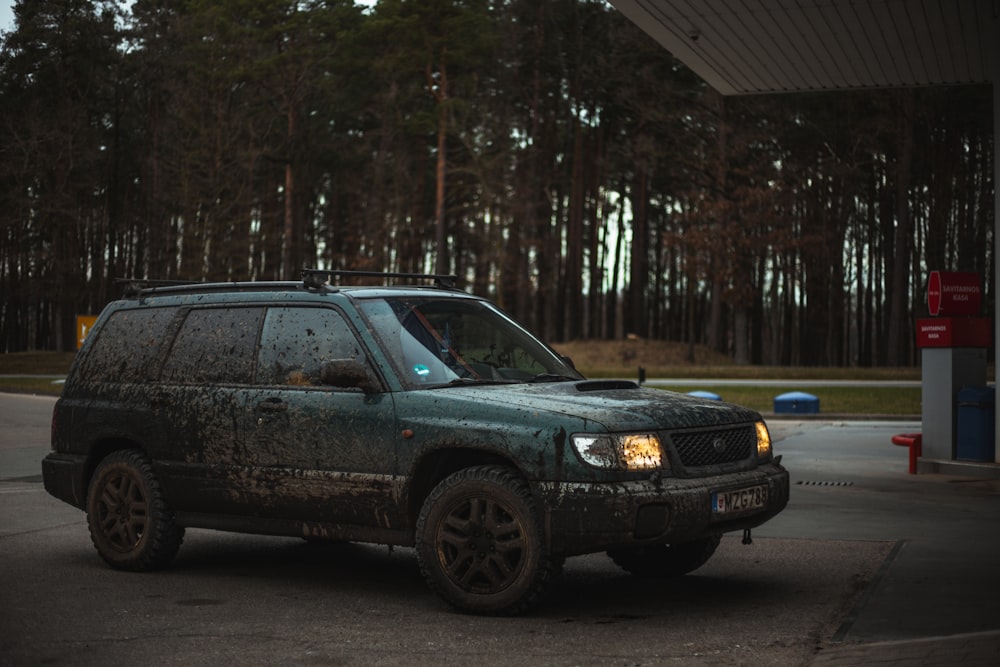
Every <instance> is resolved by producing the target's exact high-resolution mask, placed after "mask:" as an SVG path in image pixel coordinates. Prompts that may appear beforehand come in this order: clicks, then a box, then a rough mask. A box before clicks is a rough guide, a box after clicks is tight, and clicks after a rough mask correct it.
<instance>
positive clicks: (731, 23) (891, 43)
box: [610, 0, 1000, 469]
mask: <svg viewBox="0 0 1000 667" xmlns="http://www.w3.org/2000/svg"><path fill="white" fill-rule="evenodd" d="M610 2H611V4H612V5H613V6H614V7H615V8H616V9H618V11H620V12H621V13H622V14H624V15H625V17H626V18H628V19H629V20H631V21H632V22H633V23H635V24H636V25H637V26H638V27H639V28H640V29H642V30H643V31H644V32H646V33H647V34H649V35H650V36H651V37H652V38H653V39H655V40H656V41H657V42H659V43H660V44H661V45H662V46H663V47H664V48H666V49H667V50H668V51H670V52H671V53H672V54H673V55H674V57H676V58H677V59H678V60H680V61H681V62H683V63H684V64H685V65H687V66H688V67H689V68H690V69H691V70H692V71H693V72H695V73H696V74H698V75H699V76H700V77H702V78H703V79H704V80H705V81H706V82H707V83H708V84H709V85H711V86H712V87H713V88H715V89H716V90H717V91H719V92H720V93H721V94H723V95H752V94H773V93H791V92H810V91H824V90H858V89H874V88H901V87H913V86H947V85H966V84H993V128H994V150H993V174H994V183H997V182H998V181H1000V179H998V175H1000V150H997V148H996V137H997V136H998V135H1000V82H998V80H997V79H998V75H1000V0H610ZM993 205H994V231H993V239H994V254H995V253H996V240H997V239H998V238H1000V188H998V187H994V204H993ZM932 268H934V267H932ZM937 268H944V267H937ZM993 285H994V289H993V293H994V312H995V313H1000V288H997V286H998V285H1000V262H994V274H993ZM987 329H988V327H987ZM993 337H994V340H993V343H994V349H996V350H1000V327H994V334H993ZM934 352H935V351H933V350H932V351H931V353H928V351H927V350H925V351H924V353H923V355H922V356H923V364H924V367H923V378H924V381H923V391H922V397H923V401H922V403H923V406H924V413H923V420H922V421H923V425H924V429H925V431H927V430H928V429H933V428H936V427H937V426H939V425H940V424H945V426H944V427H943V431H942V433H940V434H937V435H936V436H934V437H931V438H930V439H928V438H927V436H928V435H930V434H929V433H926V432H925V433H924V436H925V437H924V445H925V449H924V454H926V453H927V449H926V446H927V444H928V442H929V440H940V442H936V443H932V444H934V446H935V447H940V448H941V449H942V450H943V451H944V452H945V454H944V456H945V458H948V455H949V454H951V458H954V437H955V429H954V428H953V427H952V425H953V422H952V421H951V420H952V419H953V418H954V416H955V410H954V409H953V408H954V405H955V403H954V401H955V396H954V393H955V392H954V389H955V386H952V385H953V384H954V383H955V382H957V381H958V378H959V377H960V375H961V373H955V372H953V371H954V368H963V369H965V368H968V369H975V372H974V373H972V374H970V377H971V376H972V375H975V376H976V377H975V379H976V380H977V381H978V382H985V378H986V355H985V351H982V355H981V356H982V358H981V359H980V358H978V356H977V357H976V358H972V357H969V358H968V359H966V358H965V357H966V356H968V353H969V352H970V351H969V350H966V349H963V348H959V347H956V348H951V349H950V350H949V351H948V353H947V354H946V355H944V357H943V359H944V362H943V363H939V362H940V360H939V359H938V356H941V355H936V354H934ZM976 354H978V353H976ZM953 367H954V368H953ZM980 375H981V376H980ZM946 376H947V379H948V380H949V381H950V382H949V383H947V384H946V383H942V382H939V381H938V380H940V379H942V378H945V377H946ZM941 387H944V388H943V389H941ZM936 389H940V394H941V395H940V396H937V395H933V393H934V391H935V390H936ZM997 400H998V399H997V398H996V397H994V398H993V399H992V401H993V419H992V420H990V421H992V422H993V425H994V427H995V428H994V433H995V434H996V435H995V436H994V442H993V453H994V457H993V460H994V462H995V463H993V464H990V465H992V466H994V467H996V464H1000V405H998V403H997ZM929 404H930V405H931V409H933V410H940V413H939V412H934V413H933V414H934V415H935V416H934V417H933V418H929V417H928V414H929V413H928V405H929ZM939 414H941V415H945V416H946V419H944V420H942V419H940V418H939V416H938V415H939ZM949 439H950V440H952V442H950V443H949V442H947V440H949ZM949 450H950V451H949ZM939 469H940V468H939Z"/></svg>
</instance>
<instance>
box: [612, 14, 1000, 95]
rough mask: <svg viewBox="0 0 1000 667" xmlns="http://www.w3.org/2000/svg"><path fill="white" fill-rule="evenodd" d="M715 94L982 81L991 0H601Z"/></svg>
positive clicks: (992, 46)
mask: <svg viewBox="0 0 1000 667" xmlns="http://www.w3.org/2000/svg"><path fill="white" fill-rule="evenodd" d="M610 2H611V4H612V5H613V6H614V7H615V8H616V9H618V10H619V11H620V12H622V14H624V15H625V16H626V17H627V18H628V19H630V20H631V21H632V22H633V23H635V24H636V25H638V26H639V27H640V28H641V29H642V30H643V31H645V32H646V33H648V34H649V35H650V36H652V37H653V38H654V39H655V40H656V41H658V42H659V43H660V44H661V45H663V47H664V48H666V49H667V50H668V51H670V52H671V53H672V54H673V55H674V56H675V57H677V58H678V59H679V60H681V61H682V62H683V63H684V64H685V65H687V66H688V67H689V68H690V69H691V70H693V71H694V72H695V73H696V74H698V75H699V76H701V77H702V78H703V79H704V80H705V81H706V82H707V83H708V84H709V85H711V86H712V87H713V88H715V89H716V90H718V91H719V92H720V93H722V94H723V95H745V94H754V93H780V92H794V91H815V90H844V89H852V88H883V87H897V86H925V85H951V84H972V83H990V82H992V81H994V80H995V79H996V74H997V73H996V69H997V68H998V65H997V57H996V51H997V49H1000V28H998V25H1000V18H998V16H1000V0H610Z"/></svg>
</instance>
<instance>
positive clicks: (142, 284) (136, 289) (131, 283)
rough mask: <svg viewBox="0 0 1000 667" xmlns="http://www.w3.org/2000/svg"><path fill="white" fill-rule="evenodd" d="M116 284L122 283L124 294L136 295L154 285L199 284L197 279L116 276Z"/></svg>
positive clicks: (178, 285)
mask: <svg viewBox="0 0 1000 667" xmlns="http://www.w3.org/2000/svg"><path fill="white" fill-rule="evenodd" d="M115 284H116V285H123V286H124V287H122V290H123V291H124V292H125V296H127V297H130V296H138V295H139V293H140V292H142V291H143V290H145V289H150V288H155V287H181V286H184V285H200V284H201V282H200V281H197V280H152V279H149V278H117V279H115Z"/></svg>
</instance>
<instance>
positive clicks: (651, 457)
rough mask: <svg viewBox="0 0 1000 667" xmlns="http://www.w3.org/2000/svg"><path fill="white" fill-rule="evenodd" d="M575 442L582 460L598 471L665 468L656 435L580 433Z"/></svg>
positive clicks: (574, 439)
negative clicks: (601, 469)
mask: <svg viewBox="0 0 1000 667" xmlns="http://www.w3.org/2000/svg"><path fill="white" fill-rule="evenodd" d="M571 440H572V442H573V447H574V448H576V451H577V453H578V454H579V455H580V458H581V459H583V460H584V462H585V463H587V464H589V465H592V466H594V467H595V468H604V469H607V470H621V469H625V470H658V469H659V468H660V467H661V466H662V465H663V454H662V449H661V447H660V439H659V438H657V437H656V436H655V435H654V434H652V433H630V434H628V435H615V434H594V433H578V434H576V435H574V436H573V437H572V438H571Z"/></svg>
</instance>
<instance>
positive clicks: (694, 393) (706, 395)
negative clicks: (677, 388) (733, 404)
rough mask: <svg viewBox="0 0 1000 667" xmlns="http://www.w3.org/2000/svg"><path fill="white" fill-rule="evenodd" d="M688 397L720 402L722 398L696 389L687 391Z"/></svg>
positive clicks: (713, 393)
mask: <svg viewBox="0 0 1000 667" xmlns="http://www.w3.org/2000/svg"><path fill="white" fill-rule="evenodd" d="M688 396H694V397H695V398H707V399H708V400H710V401H721V400H722V397H721V396H719V395H718V394H716V393H715V392H711V391H703V390H701V389H698V390H696V391H689V392H688Z"/></svg>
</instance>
